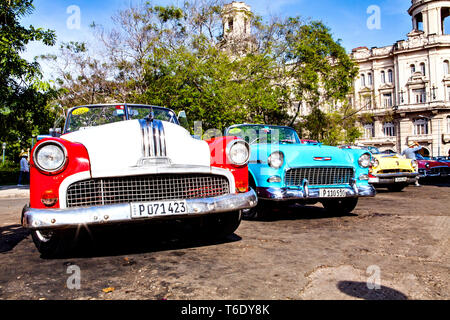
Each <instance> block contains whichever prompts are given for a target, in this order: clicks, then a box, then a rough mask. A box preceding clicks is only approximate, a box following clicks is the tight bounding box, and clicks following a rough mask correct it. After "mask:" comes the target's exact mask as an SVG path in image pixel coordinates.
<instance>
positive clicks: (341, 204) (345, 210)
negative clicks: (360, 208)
mask: <svg viewBox="0 0 450 320" xmlns="http://www.w3.org/2000/svg"><path fill="white" fill-rule="evenodd" d="M357 204H358V198H344V199H332V200H326V201H323V202H322V205H323V207H324V208H325V209H326V210H327V211H328V212H330V213H333V214H338V215H346V214H349V213H351V212H352V211H353V210H354V209H355V208H356V205H357Z"/></svg>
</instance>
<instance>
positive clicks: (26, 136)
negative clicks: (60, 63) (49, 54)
mask: <svg viewBox="0 0 450 320" xmlns="http://www.w3.org/2000/svg"><path fill="white" fill-rule="evenodd" d="M32 11H33V4H32V1H31V0H7V1H5V0H2V1H1V2H0V137H1V139H2V141H4V142H7V144H8V154H15V155H16V156H17V155H18V152H19V151H20V149H27V148H28V147H29V146H30V143H31V136H32V134H37V133H39V132H42V130H44V129H45V130H48V128H49V127H50V126H51V123H52V121H53V119H54V111H53V109H52V108H51V107H50V106H49V105H48V102H49V100H50V99H52V98H54V94H55V91H54V90H53V89H51V88H50V86H49V85H48V84H47V83H45V82H42V81H41V77H42V76H41V72H40V68H39V64H38V63H37V62H36V61H33V62H28V61H26V60H25V59H23V58H22V57H21V56H20V54H21V53H22V52H23V51H24V50H25V48H26V45H27V44H28V43H30V42H31V41H41V42H43V43H44V44H45V45H48V46H51V45H53V44H54V43H55V34H54V32H53V31H49V30H42V29H40V28H35V27H33V26H30V27H28V28H25V27H23V26H22V25H21V24H20V19H21V18H23V17H24V16H26V15H29V14H31V13H32Z"/></svg>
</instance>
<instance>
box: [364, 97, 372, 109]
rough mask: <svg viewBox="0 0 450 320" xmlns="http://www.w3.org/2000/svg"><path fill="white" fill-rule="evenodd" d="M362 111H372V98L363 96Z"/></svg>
mask: <svg viewBox="0 0 450 320" xmlns="http://www.w3.org/2000/svg"><path fill="white" fill-rule="evenodd" d="M364 109H367V110H370V109H372V97H371V96H364Z"/></svg>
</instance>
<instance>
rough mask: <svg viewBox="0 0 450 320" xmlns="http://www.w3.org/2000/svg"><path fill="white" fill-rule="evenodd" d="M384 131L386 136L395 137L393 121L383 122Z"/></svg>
mask: <svg viewBox="0 0 450 320" xmlns="http://www.w3.org/2000/svg"><path fill="white" fill-rule="evenodd" d="M383 133H384V136H385V137H395V125H394V124H393V123H392V122H385V123H384V124H383Z"/></svg>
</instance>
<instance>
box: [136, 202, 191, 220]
mask: <svg viewBox="0 0 450 320" xmlns="http://www.w3.org/2000/svg"><path fill="white" fill-rule="evenodd" d="M186 213H188V209H187V203H186V201H184V200H183V201H154V202H144V203H142V202H141V203H131V218H133V219H139V218H148V217H156V216H171V215H179V214H186Z"/></svg>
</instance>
